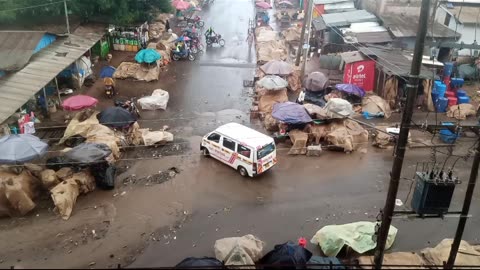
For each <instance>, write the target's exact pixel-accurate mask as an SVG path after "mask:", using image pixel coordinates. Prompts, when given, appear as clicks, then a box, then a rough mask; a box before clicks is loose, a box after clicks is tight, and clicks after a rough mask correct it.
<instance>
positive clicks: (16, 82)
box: [0, 35, 101, 123]
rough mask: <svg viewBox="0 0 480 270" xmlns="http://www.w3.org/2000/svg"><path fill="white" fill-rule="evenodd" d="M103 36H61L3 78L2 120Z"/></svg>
mask: <svg viewBox="0 0 480 270" xmlns="http://www.w3.org/2000/svg"><path fill="white" fill-rule="evenodd" d="M100 38H101V35H89V36H88V37H81V36H77V35H70V36H69V37H64V38H59V39H58V40H57V41H55V42H54V43H52V44H51V45H50V46H48V47H47V48H45V49H43V50H41V51H40V52H38V53H37V54H35V55H34V56H33V57H32V58H31V59H30V62H29V64H28V65H26V66H25V67H24V68H23V69H21V70H19V71H17V72H15V73H12V74H8V75H6V76H4V77H1V78H0V123H2V122H4V121H5V120H6V119H8V117H10V116H11V115H12V114H14V113H15V111H17V110H18V108H20V107H21V106H23V105H24V104H25V103H26V102H27V101H28V100H29V99H30V98H31V97H32V96H33V95H35V93H37V92H38V91H40V90H41V89H42V88H43V87H45V86H46V85H47V84H48V83H49V82H50V81H51V80H53V79H54V78H55V77H56V76H57V75H58V74H59V73H60V72H61V71H63V70H64V69H65V68H67V67H68V66H70V65H71V64H72V63H74V62H75V61H76V60H77V59H79V58H80V57H81V56H82V55H83V54H85V52H87V51H88V50H89V49H90V48H91V47H93V45H95V43H97V42H98V41H99V40H100Z"/></svg>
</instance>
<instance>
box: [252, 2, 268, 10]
mask: <svg viewBox="0 0 480 270" xmlns="http://www.w3.org/2000/svg"><path fill="white" fill-rule="evenodd" d="M255 5H256V6H257V7H259V8H263V9H269V8H272V6H271V5H270V4H269V3H267V2H256V3H255Z"/></svg>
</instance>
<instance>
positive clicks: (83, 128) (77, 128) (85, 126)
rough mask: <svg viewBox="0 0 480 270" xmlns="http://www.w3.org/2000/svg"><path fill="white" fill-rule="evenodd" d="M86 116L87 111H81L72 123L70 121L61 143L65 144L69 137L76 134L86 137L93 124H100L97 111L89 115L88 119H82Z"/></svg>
mask: <svg viewBox="0 0 480 270" xmlns="http://www.w3.org/2000/svg"><path fill="white" fill-rule="evenodd" d="M84 117H85V112H79V113H77V114H75V116H74V117H73V119H72V120H71V121H70V123H68V126H67V129H65V133H64V134H63V138H62V139H61V140H60V142H59V144H63V143H64V142H65V141H66V140H67V139H69V138H70V137H72V136H76V135H79V136H82V137H84V138H86V137H87V133H88V131H90V129H91V128H92V126H94V125H98V124H99V122H98V119H97V113H93V114H92V115H90V116H88V118H87V119H85V120H83V121H82V118H84Z"/></svg>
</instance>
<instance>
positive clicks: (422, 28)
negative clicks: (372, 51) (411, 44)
mask: <svg viewBox="0 0 480 270" xmlns="http://www.w3.org/2000/svg"><path fill="white" fill-rule="evenodd" d="M429 11H430V0H422V7H421V9H420V18H419V19H420V21H419V24H418V31H417V33H418V35H417V39H416V41H415V50H414V53H413V59H412V67H411V70H410V78H409V81H408V83H407V100H406V103H405V109H404V111H403V115H402V122H401V125H400V134H399V136H398V141H397V145H396V147H395V159H394V161H393V165H392V171H391V172H390V184H389V187H388V193H387V199H386V201H385V206H384V207H383V210H382V217H381V218H382V222H381V224H380V228H379V230H378V235H377V246H376V248H375V255H374V263H375V269H381V268H382V265H383V255H384V253H385V245H386V242H387V237H388V231H389V230H390V224H391V223H392V216H393V212H394V210H395V199H396V198H397V193H398V186H399V183H400V175H401V173H402V166H403V159H404V157H405V150H406V146H407V141H408V133H409V132H410V123H411V122H412V115H413V108H414V105H415V98H416V97H417V89H418V82H419V79H418V75H419V74H420V67H421V65H422V58H423V49H424V46H425V37H426V35H427V26H428V13H429Z"/></svg>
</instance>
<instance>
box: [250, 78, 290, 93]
mask: <svg viewBox="0 0 480 270" xmlns="http://www.w3.org/2000/svg"><path fill="white" fill-rule="evenodd" d="M257 85H258V86H260V87H262V88H265V89H267V90H281V89H284V88H286V87H287V86H288V82H287V81H286V80H284V79H282V78H280V77H278V76H276V75H267V76H265V77H263V78H261V79H260V80H259V81H258V82H257Z"/></svg>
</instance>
